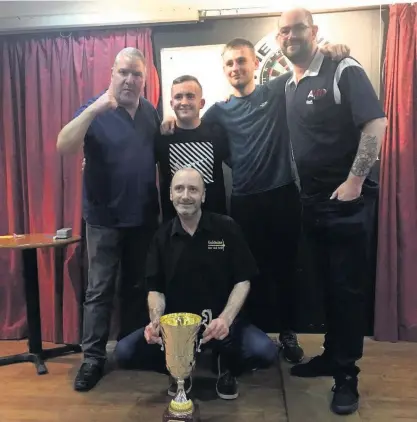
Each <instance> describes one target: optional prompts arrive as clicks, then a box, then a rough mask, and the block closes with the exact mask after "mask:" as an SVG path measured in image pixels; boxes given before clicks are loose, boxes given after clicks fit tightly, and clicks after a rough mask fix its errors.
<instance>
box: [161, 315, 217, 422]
mask: <svg viewBox="0 0 417 422" xmlns="http://www.w3.org/2000/svg"><path fill="white" fill-rule="evenodd" d="M205 312H206V313H207V312H209V315H210V317H209V318H207V315H206V316H205V318H204V321H203V318H202V317H201V316H200V315H196V314H191V313H186V312H180V313H173V314H167V315H164V316H162V317H161V318H160V320H159V325H160V330H161V336H162V348H163V349H164V350H165V360H166V367H167V369H168V371H169V373H170V374H171V375H172V377H173V378H174V379H175V380H176V382H177V394H176V396H175V397H174V398H173V399H172V400H171V402H170V404H169V406H168V408H167V409H166V411H165V413H164V415H163V419H162V420H163V422H169V421H172V422H173V421H183V422H185V421H198V420H200V419H199V414H198V413H199V412H198V408H197V407H196V405H195V404H194V403H193V402H192V400H190V399H189V398H188V397H187V395H186V393H185V390H184V380H185V379H187V378H188V377H190V375H191V373H192V371H193V369H194V366H195V353H196V348H197V339H198V333H199V331H200V327H201V325H202V324H204V325H205V326H207V322H208V321H207V320H208V319H211V312H210V311H205ZM203 315H204V313H203Z"/></svg>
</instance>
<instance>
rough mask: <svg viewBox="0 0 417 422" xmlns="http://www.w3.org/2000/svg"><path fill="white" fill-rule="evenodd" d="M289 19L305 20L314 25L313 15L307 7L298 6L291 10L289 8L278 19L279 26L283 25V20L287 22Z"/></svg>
mask: <svg viewBox="0 0 417 422" xmlns="http://www.w3.org/2000/svg"><path fill="white" fill-rule="evenodd" d="M288 19H292V20H293V19H296V20H297V21H302V22H305V23H306V24H307V25H308V26H313V25H314V22H313V15H312V14H311V12H310V11H309V10H307V9H303V8H302V7H297V8H294V9H291V10H287V11H286V12H283V13H282V14H281V17H280V18H279V21H278V26H279V27H281V26H282V22H285V21H286V20H288Z"/></svg>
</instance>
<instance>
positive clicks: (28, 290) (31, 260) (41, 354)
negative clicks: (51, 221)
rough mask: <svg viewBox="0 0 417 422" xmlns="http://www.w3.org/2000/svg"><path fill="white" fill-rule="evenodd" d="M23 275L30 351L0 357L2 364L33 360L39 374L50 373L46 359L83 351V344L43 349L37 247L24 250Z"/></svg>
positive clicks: (0, 364) (0, 363)
mask: <svg viewBox="0 0 417 422" xmlns="http://www.w3.org/2000/svg"><path fill="white" fill-rule="evenodd" d="M23 277H24V286H25V295H26V315H27V324H28V332H29V333H28V345H29V352H26V353H21V354H18V355H11V356H6V357H1V358H0V366H4V365H10V364H13V363H21V362H32V363H34V364H35V367H36V371H37V373H38V375H44V374H47V373H48V368H47V367H46V365H45V362H44V359H49V358H53V357H57V356H62V355H64V354H67V353H71V352H73V353H74V352H75V353H80V352H81V346H80V345H78V344H76V345H65V346H61V347H56V348H53V349H47V350H43V349H42V329H41V314H40V302H39V280H38V263H37V255H36V249H24V250H23Z"/></svg>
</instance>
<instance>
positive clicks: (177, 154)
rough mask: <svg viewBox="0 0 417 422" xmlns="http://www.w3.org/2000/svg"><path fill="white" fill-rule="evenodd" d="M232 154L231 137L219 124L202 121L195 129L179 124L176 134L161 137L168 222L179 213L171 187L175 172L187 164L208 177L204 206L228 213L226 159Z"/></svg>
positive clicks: (158, 153)
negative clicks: (171, 194) (182, 126)
mask: <svg viewBox="0 0 417 422" xmlns="http://www.w3.org/2000/svg"><path fill="white" fill-rule="evenodd" d="M228 154H229V147H228V142H227V137H226V134H225V132H224V130H223V129H222V128H221V126H219V125H215V124H210V123H204V122H201V124H200V126H198V127H197V128H195V129H181V128H178V127H176V128H175V132H174V133H173V134H172V135H168V136H164V135H159V136H157V139H156V142H155V156H156V161H157V162H158V163H159V169H160V176H161V180H160V189H161V204H162V214H163V218H164V221H168V220H170V219H171V218H173V217H175V215H176V212H175V209H174V207H173V205H172V203H171V201H170V199H169V188H170V184H171V180H172V176H173V175H174V173H175V172H176V171H177V170H179V169H180V168H184V167H193V168H195V169H197V170H199V171H200V172H201V173H202V175H203V177H204V181H205V183H206V200H205V203H204V204H203V209H204V210H207V211H212V212H216V213H219V214H226V192H225V187H224V177H223V168H222V162H223V161H224V160H225V159H226V158H227V157H228Z"/></svg>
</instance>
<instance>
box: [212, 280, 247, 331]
mask: <svg viewBox="0 0 417 422" xmlns="http://www.w3.org/2000/svg"><path fill="white" fill-rule="evenodd" d="M249 290H250V282H249V281H242V282H240V283H237V284H235V287H234V288H233V290H232V291H231V293H230V295H229V299H228V301H227V304H226V307H225V308H224V310H223V312H222V313H221V314H220V315H219V318H223V319H224V320H225V321H226V323H227V324H228V325H229V327H230V326H231V325H232V323H233V321H234V319H235V318H236V316H237V314H238V313H239V311H240V310H241V309H242V306H243V304H244V303H245V300H246V297H247V296H248V293H249Z"/></svg>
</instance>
